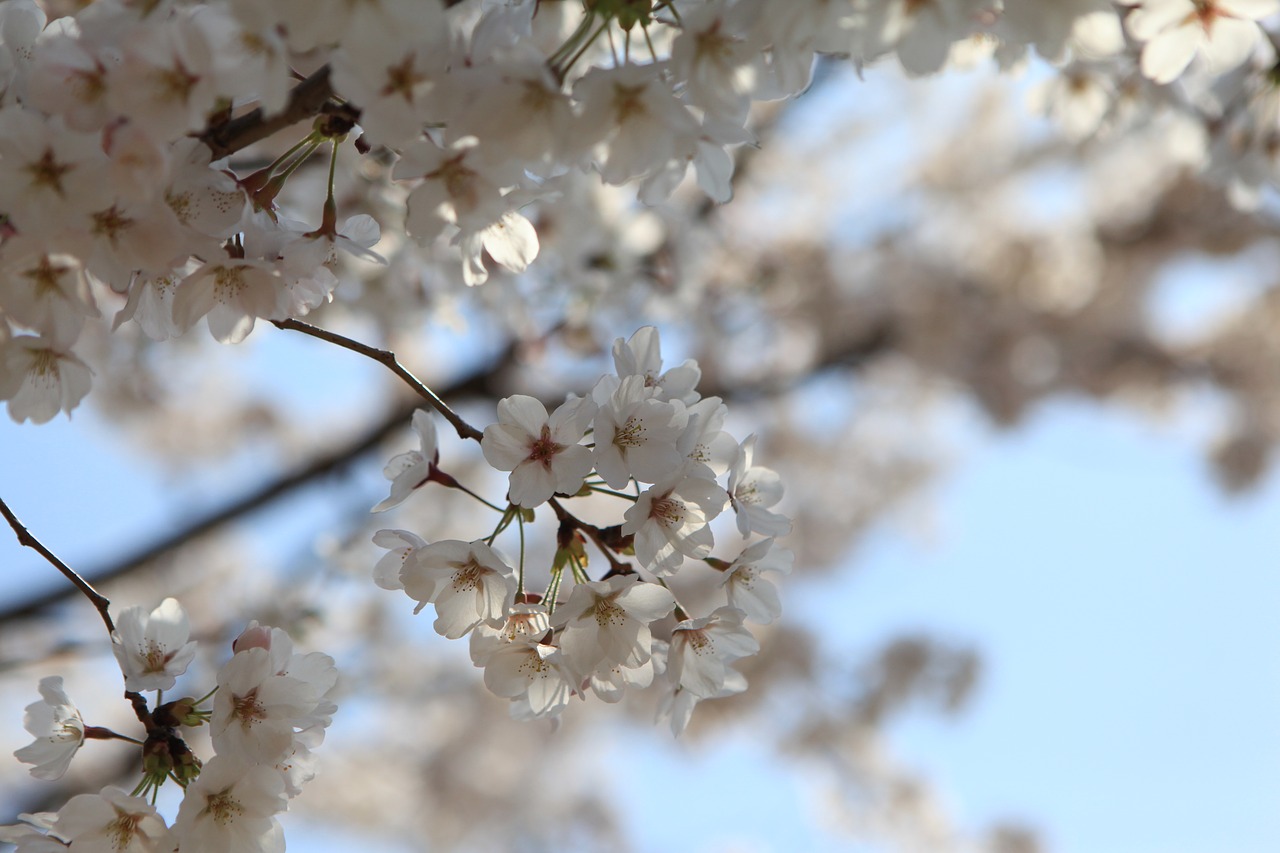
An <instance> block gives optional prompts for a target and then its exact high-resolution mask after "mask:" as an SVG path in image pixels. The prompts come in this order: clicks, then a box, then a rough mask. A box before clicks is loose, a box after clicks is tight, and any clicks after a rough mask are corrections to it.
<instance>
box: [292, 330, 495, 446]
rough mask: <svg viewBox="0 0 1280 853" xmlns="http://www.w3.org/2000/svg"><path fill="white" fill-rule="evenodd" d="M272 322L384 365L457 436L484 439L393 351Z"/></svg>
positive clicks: (338, 336)
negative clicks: (443, 420) (449, 426)
mask: <svg viewBox="0 0 1280 853" xmlns="http://www.w3.org/2000/svg"><path fill="white" fill-rule="evenodd" d="M271 322H272V323H273V324H274V325H275V327H276V328H277V329H286V330H289V331H294V332H302V333H303V334H304V335H310V336H311V337H313V338H319V339H320V340H322V341H327V342H329V343H331V344H336V345H338V346H340V347H342V348H343V349H349V350H351V351H352V352H355V353H359V354H360V355H363V356H365V357H366V358H371V359H373V360H374V361H376V362H378V363H379V364H381V365H383V366H384V367H386V368H387V369H388V370H390V371H391V372H392V373H394V374H395V375H396V376H399V377H400V378H401V379H403V380H404V381H405V383H406V384H408V386H409V387H410V388H412V389H413V390H414V391H415V392H417V394H418V396H420V397H422V399H424V400H426V401H427V403H428V404H429V405H430V406H431V408H433V409H435V410H436V411H437V412H439V413H440V417H442V418H444V419H445V420H446V421H448V422H449V423H450V424H452V425H453V428H454V429H455V430H457V431H458V437H459V438H471V439H475V440H476V441H479V440H480V439H482V438H484V433H482V432H480V430H478V429H476V428H475V427H473V426H472V425H471V424H469V423H467V422H466V421H464V420H463V419H462V418H461V417H460V416H459V415H458V413H457V412H455V411H454V410H453V409H451V408H449V406H448V405H447V404H446V403H445V401H444V400H441V399H440V398H439V397H438V396H437V395H436V392H434V391H432V390H431V389H430V388H428V387H427V386H426V385H424V384H422V380H420V379H418V377H416V376H414V375H413V374H412V373H411V372H410V371H409V369H408V368H406V367H405V366H404V365H403V364H401V363H400V362H399V361H398V360H397V359H396V354H395V353H393V352H391V351H390V350H385V349H378V348H377V347H371V346H369V345H368V344H362V343H360V342H359V341H355V340H352V339H351V338H348V337H346V336H344V335H339V334H337V333H336V332H330V331H327V330H325V329H321V328H320V327H318V326H312V325H311V324H310V323H302V322H299V321H298V320H293V319H288V320H272V321H271Z"/></svg>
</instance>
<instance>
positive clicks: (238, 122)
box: [200, 65, 355, 160]
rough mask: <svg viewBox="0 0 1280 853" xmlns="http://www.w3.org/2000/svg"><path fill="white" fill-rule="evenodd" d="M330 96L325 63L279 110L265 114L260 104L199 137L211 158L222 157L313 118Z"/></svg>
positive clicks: (298, 86)
mask: <svg viewBox="0 0 1280 853" xmlns="http://www.w3.org/2000/svg"><path fill="white" fill-rule="evenodd" d="M333 96H334V92H333V86H332V85H331V84H330V82H329V66H328V65H324V66H321V67H320V68H319V69H318V70H317V71H315V72H314V73H313V74H312V75H311V76H310V77H308V78H306V79H305V80H303V81H302V82H301V83H299V84H298V85H297V86H295V87H294V89H293V91H292V92H290V93H289V102H288V103H287V104H285V107H284V109H283V110H281V111H280V112H278V113H276V114H275V115H271V116H268V115H267V114H266V113H264V112H263V111H262V108H261V107H259V108H258V109H256V110H252V111H251V112H248V113H245V114H244V115H242V116H237V117H236V118H233V119H229V120H228V121H225V122H222V123H220V124H215V125H213V126H212V127H210V128H208V129H207V130H205V132H204V133H202V134H200V141H201V142H203V143H204V144H205V145H207V146H209V150H210V151H212V152H213V159H214V160H221V159H222V158H223V157H226V156H227V155H229V154H234V153H236V152H237V151H239V150H240V149H242V148H247V147H249V146H250V145H252V144H253V143H255V142H258V141H259V140H262V139H266V138H267V137H268V136H271V135H272V134H273V133H277V132H279V131H281V130H284V129H285V128H286V127H289V126H290V125H293V124H297V123H298V122H300V121H306V120H307V119H309V118H315V117H316V116H318V115H320V113H322V112H324V111H325V107H326V105H328V104H329V102H330V100H331V99H332V98H333ZM334 106H336V105H334ZM348 109H349V110H350V109H351V108H348ZM352 111H353V112H355V111H354V110H352Z"/></svg>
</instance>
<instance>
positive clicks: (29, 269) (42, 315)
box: [0, 235, 98, 340]
mask: <svg viewBox="0 0 1280 853" xmlns="http://www.w3.org/2000/svg"><path fill="white" fill-rule="evenodd" d="M0 305H3V306H4V310H5V313H6V314H7V315H8V316H9V318H10V319H11V320H13V321H14V322H16V323H18V324H19V325H23V326H26V327H28V328H30V329H34V330H35V331H37V332H41V333H45V334H48V335H51V336H53V337H55V338H60V339H63V340H75V339H76V337H77V336H78V335H79V334H80V329H81V328H82V327H83V326H84V321H85V319H86V318H88V317H97V316H98V309H97V307H96V306H95V305H94V301H93V294H92V293H91V292H90V290H89V280H88V279H87V278H86V277H85V274H84V268H83V266H82V265H81V264H80V261H79V260H78V259H77V258H76V257H75V256H74V255H71V254H68V253H66V252H59V251H56V250H54V249H52V248H50V247H49V246H47V245H43V244H42V241H39V240H36V239H33V238H31V237H28V236H26V235H18V236H17V237H13V238H12V239H10V240H7V241H6V242H5V244H4V249H3V251H0Z"/></svg>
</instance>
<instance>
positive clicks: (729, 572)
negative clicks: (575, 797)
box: [720, 539, 795, 625]
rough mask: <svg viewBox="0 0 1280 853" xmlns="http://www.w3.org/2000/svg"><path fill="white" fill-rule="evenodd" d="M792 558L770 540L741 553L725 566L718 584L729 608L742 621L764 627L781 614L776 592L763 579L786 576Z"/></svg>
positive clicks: (786, 550) (772, 586)
mask: <svg viewBox="0 0 1280 853" xmlns="http://www.w3.org/2000/svg"><path fill="white" fill-rule="evenodd" d="M794 560H795V554H793V553H792V552H791V551H790V550H789V549H787V548H783V547H781V546H780V545H775V544H774V540H773V539H763V540H761V541H759V542H756V543H754V544H752V545H750V546H748V547H747V548H745V549H744V550H743V552H742V553H741V554H739V555H738V558H737V559H736V560H734V561H733V562H732V563H730V564H729V568H728V569H726V570H725V573H724V577H723V578H722V579H721V581H720V584H721V586H723V587H724V589H725V590H726V592H727V593H728V597H729V606H730V607H736V608H737V609H739V610H741V611H742V612H743V613H744V614H746V618H747V619H750V620H751V621H752V622H755V623H757V624H761V625H767V624H769V623H770V622H772V621H773V620H774V619H777V618H778V616H779V615H780V614H781V613H782V603H781V602H780V601H779V600H778V588H777V587H775V586H774V585H773V583H772V582H771V581H770V580H769V579H768V578H767V577H765V574H764V573H765V572H778V573H780V574H787V573H789V572H790V571H791V564H792V562H794Z"/></svg>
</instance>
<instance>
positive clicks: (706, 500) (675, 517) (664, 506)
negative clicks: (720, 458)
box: [622, 477, 726, 576]
mask: <svg viewBox="0 0 1280 853" xmlns="http://www.w3.org/2000/svg"><path fill="white" fill-rule="evenodd" d="M725 501H726V498H725V493H724V489H722V488H720V486H719V485H718V484H717V483H716V482H715V480H708V479H704V478H702V477H682V478H680V479H679V480H674V481H672V480H668V481H667V482H666V483H663V484H659V485H655V486H654V487H653V488H651V489H647V490H646V491H645V492H643V493H642V494H641V495H640V497H639V499H637V500H636V502H635V504H634V505H633V506H632V507H631V508H630V509H628V510H627V511H626V513H625V514H624V516H623V518H624V519H626V520H625V521H624V523H623V525H622V532H623V533H625V534H628V535H634V536H635V547H636V557H637V558H638V559H639V560H640V563H641V565H643V566H645V567H646V568H648V569H650V570H651V571H652V572H653V573H654V574H656V575H659V576H664V575H670V574H673V573H674V572H675V571H676V570H677V569H679V568H680V565H681V563H683V562H684V558H685V557H692V558H694V559H701V558H703V557H705V556H707V555H708V554H710V553H711V548H712V546H713V545H715V540H714V539H713V537H712V535H711V528H710V526H709V523H710V521H711V519H713V518H715V517H716V516H717V515H719V514H720V511H721V510H722V509H724V505H725Z"/></svg>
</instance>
